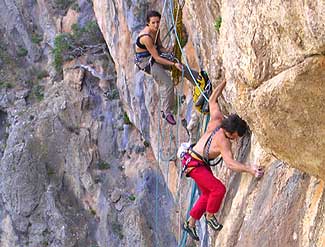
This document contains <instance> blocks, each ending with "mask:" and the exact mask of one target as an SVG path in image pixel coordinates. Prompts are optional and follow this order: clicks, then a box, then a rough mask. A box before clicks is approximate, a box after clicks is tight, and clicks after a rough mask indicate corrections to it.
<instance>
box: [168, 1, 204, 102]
mask: <svg viewBox="0 0 325 247" xmlns="http://www.w3.org/2000/svg"><path fill="white" fill-rule="evenodd" d="M172 1H173V0H170V2H171V3H172ZM171 16H172V23H173V26H174V33H175V38H176V41H177V44H178V46H179V48H180V51H181V53H182V58H183V60H184V62H185V66H186V67H187V69H188V70H189V73H190V75H191V77H192V79H193V81H194V83H195V85H196V86H197V87H198V89H199V91H200V93H201V94H202V95H203V97H204V99H205V100H206V101H207V102H209V99H208V98H207V97H206V95H205V94H204V93H203V91H202V89H201V88H200V86H199V84H198V83H197V82H196V78H195V77H194V75H193V73H192V71H191V68H190V66H189V64H188V62H187V59H186V55H185V53H184V51H183V49H182V46H181V42H180V39H179V37H178V34H177V30H176V26H175V25H176V24H175V19H174V16H173V13H172V11H171Z"/></svg>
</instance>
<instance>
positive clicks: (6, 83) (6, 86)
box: [0, 81, 13, 89]
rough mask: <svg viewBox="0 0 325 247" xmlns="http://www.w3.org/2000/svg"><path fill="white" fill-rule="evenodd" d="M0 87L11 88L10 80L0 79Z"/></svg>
mask: <svg viewBox="0 0 325 247" xmlns="http://www.w3.org/2000/svg"><path fill="white" fill-rule="evenodd" d="M1 88H7V89H10V88H13V85H12V84H11V83H10V82H2V81H0V89H1Z"/></svg>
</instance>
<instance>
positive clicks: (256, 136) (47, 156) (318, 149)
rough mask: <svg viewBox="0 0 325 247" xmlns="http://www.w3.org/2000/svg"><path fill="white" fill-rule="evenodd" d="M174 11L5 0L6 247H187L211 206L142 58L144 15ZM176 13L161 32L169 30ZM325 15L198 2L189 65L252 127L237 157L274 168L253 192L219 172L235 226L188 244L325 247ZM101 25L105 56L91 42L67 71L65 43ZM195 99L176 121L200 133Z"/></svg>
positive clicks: (141, 5) (242, 180)
mask: <svg viewBox="0 0 325 247" xmlns="http://www.w3.org/2000/svg"><path fill="white" fill-rule="evenodd" d="M162 4H163V3H162V2H161V1H117V0H110V1H98V0H94V1H92V2H91V1H86V0H79V1H42V0H40V1H37V2H36V1H13V0H4V1H1V0H0V13H1V16H2V18H1V21H0V31H1V33H4V35H2V36H1V37H0V42H1V43H0V73H1V78H0V159H1V160H0V185H1V186H0V194H1V198H0V221H1V224H0V246H3V247H18V246H19V247H40V246H51V247H61V246H62V247H63V246H65V247H66V246H71V247H72V246H81V247H82V246H85V247H95V246H96V247H106V246H114V247H115V246H131V245H132V246H141V247H142V246H177V245H178V243H180V240H181V239H182V231H181V228H180V226H181V224H182V222H183V221H184V220H185V218H186V212H187V209H188V207H189V204H190V199H191V198H192V195H193V194H194V198H192V199H195V198H196V196H197V195H198V192H196V193H193V192H194V191H193V190H192V188H193V187H192V184H191V182H190V180H188V179H184V178H183V179H180V177H179V175H180V165H179V162H178V161H177V160H176V159H175V151H176V147H177V146H178V145H179V144H180V143H181V142H183V141H187V139H188V136H187V134H186V132H185V130H184V129H183V128H182V127H181V126H175V127H174V128H170V127H169V126H166V124H165V122H164V121H162V120H161V116H160V111H159V89H158V87H157V85H156V84H155V82H154V81H153V79H152V78H151V77H150V76H148V75H145V74H143V73H142V72H139V71H137V70H135V68H134V64H133V57H132V54H133V44H134V41H135V38H136V36H137V34H138V32H139V31H140V30H141V28H142V27H143V26H144V25H145V14H146V11H147V10H148V9H157V10H162V8H163V6H162ZM166 4H167V5H166V6H165V10H166V12H165V13H164V14H163V21H162V28H163V29H162V30H163V31H164V30H167V29H168V27H166V25H167V26H168V25H169V23H170V22H171V16H170V9H171V5H170V2H169V1H167V2H166ZM324 8H325V6H324V4H323V3H321V1H304V2H301V1H299V2H298V1H280V0H278V1H272V3H268V2H263V1H262V2H261V1H245V0H237V1H216V0H208V1H186V3H185V6H184V9H183V13H184V15H183V21H184V23H185V25H186V27H187V30H188V33H189V36H190V41H189V43H188V44H187V46H186V47H185V50H186V55H187V59H188V61H189V63H190V64H191V65H193V66H194V67H196V68H197V67H203V68H205V69H206V70H208V72H209V75H210V77H211V78H212V80H213V83H214V85H216V84H217V83H218V82H219V80H220V79H221V77H222V78H223V77H225V78H226V79H227V81H228V83H227V86H226V89H225V91H224V94H223V99H222V100H221V101H220V102H221V107H222V109H223V110H224V111H225V113H229V112H238V113H239V114H240V115H241V116H242V117H243V118H244V119H246V120H247V122H248V123H249V125H250V128H251V135H249V136H245V137H244V138H242V139H241V140H240V141H238V143H236V144H234V154H235V157H236V159H238V160H239V161H241V162H245V163H247V164H259V165H262V166H264V167H265V169H266V174H265V176H264V177H263V178H262V179H261V180H256V179H254V178H252V177H251V176H250V175H248V174H237V173H234V172H231V171H230V170H228V169H227V167H226V166H225V164H223V165H222V166H220V167H218V168H215V169H214V172H215V174H216V176H218V177H219V178H220V179H221V180H222V181H223V182H224V183H225V184H226V187H227V194H226V198H225V200H224V203H223V206H222V209H221V210H220V212H219V213H218V215H217V216H218V219H219V220H220V221H221V222H222V223H223V225H224V228H223V230H222V232H220V233H214V232H212V231H211V230H210V229H208V228H207V226H206V225H205V222H204V220H203V219H202V220H201V222H199V223H198V231H199V234H200V239H201V241H200V243H194V242H193V241H192V240H191V239H187V245H189V246H190V245H191V246H222V247H224V246H227V247H228V246H230V247H242V246H249V247H255V246H256V247H260V246H265V247H269V246H270V247H271V246H279V247H280V246H281V247H283V246H284V247H296V246H299V247H320V246H324V245H325V239H324V235H325V229H324V224H325V222H324V221H325V217H324V215H325V207H324V205H325V193H324V180H325V168H324V163H325V156H324V153H323V152H322V151H323V150H324V148H325V141H324V138H322V137H323V136H325V129H324V124H323V123H324V120H325V115H324V111H323V109H324V102H325V101H324V100H325V97H324V96H325V90H323V89H322V86H323V83H322V82H323V81H324V78H325V72H324V71H325V70H324V69H325V58H324V54H325V28H324V23H325V20H324V15H323V13H324V12H325V9H324ZM220 17H221V18H220ZM94 20H96V21H97V23H98V25H99V28H100V30H101V33H102V36H103V37H104V39H105V43H106V44H105V43H99V44H93V43H92V44H91V45H89V44H83V45H80V43H79V45H80V46H77V47H73V48H72V49H74V50H73V53H70V55H71V54H73V56H68V55H69V54H65V55H66V57H64V59H65V60H68V61H65V63H64V64H63V73H62V74H61V73H60V71H59V72H56V71H55V69H54V66H53V62H54V63H55V61H56V57H55V53H54V52H53V56H52V51H51V50H52V48H54V51H55V50H56V49H57V48H58V47H57V44H55V40H56V39H55V37H56V35H58V34H59V33H60V32H70V31H71V30H73V31H72V32H75V31H76V29H75V27H72V26H71V25H72V24H77V25H79V26H80V29H78V30H77V31H78V32H82V31H81V30H87V28H86V27H88V28H89V26H87V23H88V24H89V22H92V21H94ZM219 24H221V27H220V28H219V27H218V25H219ZM82 28H85V29H82ZM88 31H89V30H88ZM81 34H82V33H79V35H81ZM74 35H75V36H73V37H74V38H75V39H76V37H77V35H76V34H74ZM17 37H21V38H20V39H18V38H17ZM65 37H67V36H65ZM102 40H103V38H102V37H100V38H99V39H98V42H102ZM73 44H74V45H76V44H77V45H78V42H74V43H73ZM87 45H88V46H87ZM97 45H98V46H97ZM61 48H62V47H61ZM56 51H57V50H56ZM44 71H46V73H45V72H44ZM11 72H13V73H11ZM41 72H42V73H41ZM60 74H61V75H60ZM60 77H62V78H63V80H61V79H58V78H60ZM190 87H191V86H189V85H188V84H187V83H185V85H179V86H177V88H176V89H177V93H178V95H179V96H182V95H183V94H185V95H186V96H187V97H186V101H185V103H183V105H182V106H181V107H180V108H181V109H179V111H180V112H181V116H182V118H187V120H188V121H189V120H190V119H189V117H190V116H191V113H192V115H193V116H195V114H193V112H192V104H191V95H190V94H191V92H190V90H188V89H190ZM104 93H105V94H104ZM197 119H199V120H200V122H201V124H200V126H201V127H202V126H203V123H202V122H203V121H202V120H203V117H197ZM192 127H193V129H196V128H197V126H196V125H195V124H193V126H192V123H191V128H192ZM201 129H202V128H201ZM171 160H172V161H171ZM183 246H184V245H183Z"/></svg>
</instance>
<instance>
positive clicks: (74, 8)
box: [71, 3, 80, 12]
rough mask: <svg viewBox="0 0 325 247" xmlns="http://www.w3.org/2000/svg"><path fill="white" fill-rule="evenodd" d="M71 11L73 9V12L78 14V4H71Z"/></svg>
mask: <svg viewBox="0 0 325 247" xmlns="http://www.w3.org/2000/svg"><path fill="white" fill-rule="evenodd" d="M71 9H73V10H74V11H76V12H80V6H79V4H78V3H73V4H72V5H71Z"/></svg>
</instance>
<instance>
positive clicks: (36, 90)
mask: <svg viewBox="0 0 325 247" xmlns="http://www.w3.org/2000/svg"><path fill="white" fill-rule="evenodd" d="M32 94H33V96H34V98H35V99H36V100H37V101H41V100H43V99H44V87H43V86H41V85H34V86H33V88H32Z"/></svg>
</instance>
